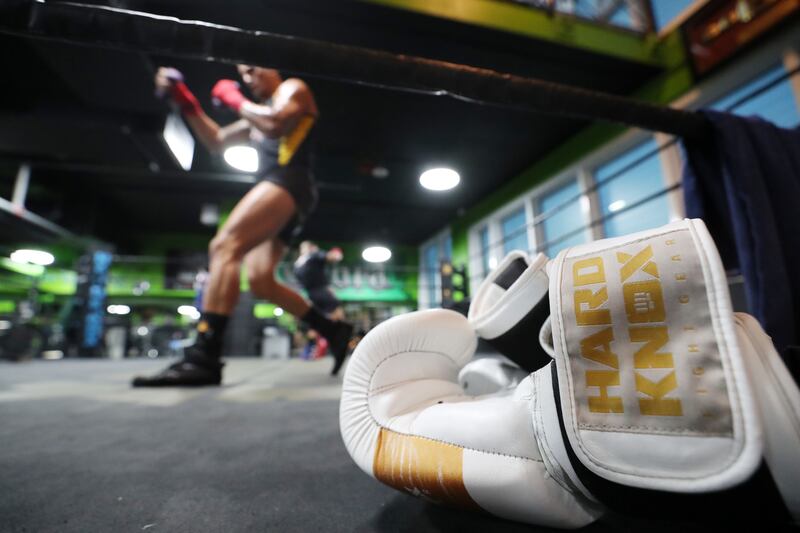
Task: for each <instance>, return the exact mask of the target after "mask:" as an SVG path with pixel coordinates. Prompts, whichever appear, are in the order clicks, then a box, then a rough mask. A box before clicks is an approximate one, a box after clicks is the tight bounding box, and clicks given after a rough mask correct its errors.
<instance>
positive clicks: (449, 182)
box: [419, 168, 461, 191]
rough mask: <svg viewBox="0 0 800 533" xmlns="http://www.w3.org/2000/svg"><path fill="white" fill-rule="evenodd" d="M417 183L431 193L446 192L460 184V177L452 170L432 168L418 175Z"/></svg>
mask: <svg viewBox="0 0 800 533" xmlns="http://www.w3.org/2000/svg"><path fill="white" fill-rule="evenodd" d="M419 182H420V184H421V185H422V186H423V187H425V188H426V189H428V190H431V191H447V190H450V189H452V188H454V187H455V186H456V185H458V184H459V182H461V176H459V175H458V172H456V171H455V170H453V169H452V168H432V169H430V170H426V171H425V172H423V173H422V174H421V175H420V177H419Z"/></svg>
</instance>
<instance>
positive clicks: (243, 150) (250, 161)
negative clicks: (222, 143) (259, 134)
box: [222, 145, 258, 172]
mask: <svg viewBox="0 0 800 533" xmlns="http://www.w3.org/2000/svg"><path fill="white" fill-rule="evenodd" d="M222 157H224V158H225V162H226V163H228V164H229V165H230V166H232V167H233V168H235V169H236V170H241V171H243V172H256V171H257V170H258V152H257V151H256V149H255V148H253V147H252V146H241V145H240V146H231V147H230V148H226V149H225V153H224V154H222Z"/></svg>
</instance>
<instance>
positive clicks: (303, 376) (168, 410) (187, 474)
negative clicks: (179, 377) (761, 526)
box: [0, 358, 707, 533]
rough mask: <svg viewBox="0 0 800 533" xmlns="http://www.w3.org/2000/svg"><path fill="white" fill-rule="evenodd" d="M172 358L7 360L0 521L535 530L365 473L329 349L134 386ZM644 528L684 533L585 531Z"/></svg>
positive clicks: (610, 522)
mask: <svg viewBox="0 0 800 533" xmlns="http://www.w3.org/2000/svg"><path fill="white" fill-rule="evenodd" d="M165 363H166V361H163V360H157V361H151V360H123V361H110V360H62V361H34V362H26V363H0V531H2V532H60V533H63V532H71V531H75V532H82V533H84V532H95V531H96V532H123V531H131V532H134V531H149V532H151V533H153V532H159V531H162V532H184V531H185V532H193V533H198V532H212V531H213V532H217V531H219V532H239V531H242V532H245V531H247V532H252V531H281V532H282V531H314V532H322V531H325V532H328V531H359V532H360V531H364V532H367V531H414V532H418V531H483V532H485V531H498V532H517V531H531V530H536V529H535V528H530V527H527V526H523V525H521V524H515V523H510V522H506V521H503V520H499V519H495V518H493V517H490V516H487V515H482V514H475V513H467V512H463V511H459V510H454V509H448V508H440V507H437V506H434V505H431V504H428V503H426V502H424V501H422V500H419V499H416V498H413V497H411V496H408V495H406V494H401V493H398V492H396V491H394V490H393V489H390V488H388V487H385V486H383V485H381V484H380V483H378V482H376V481H374V480H373V479H372V478H370V477H369V476H367V475H366V474H364V473H363V472H361V471H360V470H359V469H358V467H356V466H355V464H354V463H353V462H352V460H351V459H350V457H349V455H348V454H347V451H346V450H345V448H344V445H343V444H342V441H341V437H340V435H339V424H338V398H339V392H340V387H341V378H332V377H330V376H328V372H329V370H330V366H331V364H332V361H331V360H330V359H324V360H321V361H316V362H306V361H299V360H291V361H283V362H276V361H265V360H259V359H244V358H242V359H236V358H234V359H231V360H229V361H228V366H227V368H226V374H225V381H224V385H223V386H222V387H208V388H200V389H189V390H185V389H133V388H131V387H130V386H129V381H130V379H131V377H132V376H133V375H135V374H137V373H149V372H154V371H156V370H158V369H160V368H161V367H163V366H164V365H165ZM643 528H644V529H647V530H649V531H672V530H676V531H677V530H681V531H687V528H686V527H684V526H681V527H675V528H671V527H669V526H668V525H665V524H653V523H646V524H644V523H642V522H635V521H630V520H627V519H625V520H621V519H618V518H616V519H604V521H603V522H600V523H596V524H594V525H592V526H590V527H589V528H588V530H591V531H638V530H642V529H643ZM689 530H691V528H689ZM700 530H701V529H699V528H698V529H697V531H700ZM706 530H707V529H703V531H706Z"/></svg>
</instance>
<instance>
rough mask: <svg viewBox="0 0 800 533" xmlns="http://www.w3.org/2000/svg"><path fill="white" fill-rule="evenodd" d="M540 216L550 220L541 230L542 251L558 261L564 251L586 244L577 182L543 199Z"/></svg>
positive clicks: (544, 196) (545, 221)
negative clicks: (557, 258)
mask: <svg viewBox="0 0 800 533" xmlns="http://www.w3.org/2000/svg"><path fill="white" fill-rule="evenodd" d="M539 213H541V214H542V215H544V216H545V217H546V218H545V219H544V221H543V222H542V224H541V229H540V231H541V234H542V237H543V242H544V246H543V247H542V249H541V250H539V251H541V252H544V253H545V254H547V255H548V256H550V257H555V256H556V254H557V253H558V252H559V251H560V250H562V249H563V248H567V247H568V246H574V245H576V244H581V243H583V242H586V236H585V232H584V231H583V227H584V225H585V222H584V220H583V215H582V214H581V204H580V189H579V188H578V182H577V181H576V180H573V181H571V182H570V183H569V184H567V185H565V186H563V187H561V188H559V189H556V190H555V191H552V192H550V193H548V194H545V195H543V196H542V197H541V198H540V199H539Z"/></svg>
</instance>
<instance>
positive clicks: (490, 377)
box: [458, 357, 529, 396]
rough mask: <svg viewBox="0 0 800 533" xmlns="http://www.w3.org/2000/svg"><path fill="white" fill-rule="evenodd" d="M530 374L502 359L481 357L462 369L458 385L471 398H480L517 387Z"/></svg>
mask: <svg viewBox="0 0 800 533" xmlns="http://www.w3.org/2000/svg"><path fill="white" fill-rule="evenodd" d="M528 374H529V372H528V371H527V370H522V369H521V368H519V367H518V366H516V365H514V364H511V363H508V362H506V361H505V360H504V359H502V358H500V357H481V358H478V359H475V360H474V361H470V362H469V363H467V364H466V366H464V368H462V369H461V371H460V372H459V373H458V384H459V385H461V388H462V389H464V392H466V393H467V394H469V395H470V396H480V395H481V394H491V393H495V392H498V391H501V390H504V389H510V388H512V387H516V386H517V385H519V383H520V382H521V381H522V380H523V379H525V378H526V377H527V376H528Z"/></svg>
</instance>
